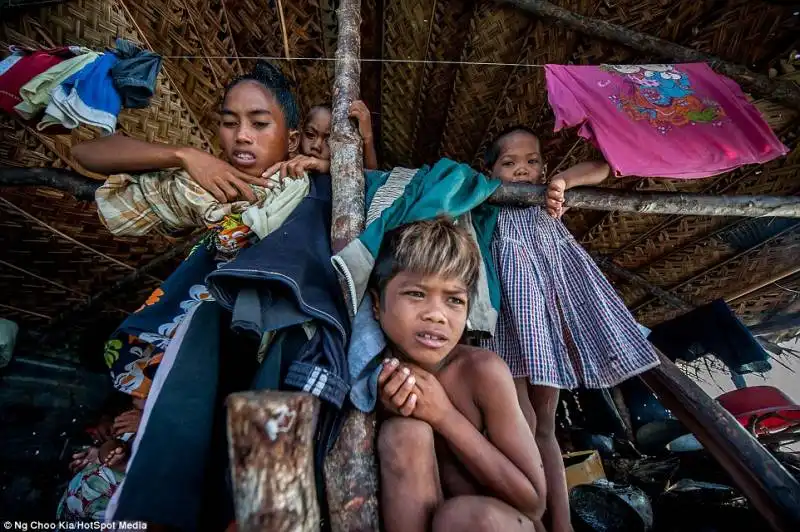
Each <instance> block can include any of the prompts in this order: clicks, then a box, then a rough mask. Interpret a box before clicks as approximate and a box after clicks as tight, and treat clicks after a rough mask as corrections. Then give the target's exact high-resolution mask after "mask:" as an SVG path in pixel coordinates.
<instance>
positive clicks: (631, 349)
mask: <svg viewBox="0 0 800 532" xmlns="http://www.w3.org/2000/svg"><path fill="white" fill-rule="evenodd" d="M492 255H493V257H494V260H495V265H496V267H497V272H498V276H499V278H500V285H501V293H502V300H501V306H500V315H499V317H498V321H497V329H496V332H495V336H494V337H493V338H490V339H488V340H485V341H483V346H484V347H486V348H487V349H491V350H493V351H495V352H497V353H498V354H499V355H500V356H501V357H502V358H503V359H504V360H505V361H506V363H507V364H508V365H509V367H510V368H511V373H512V374H513V376H514V377H515V378H517V377H526V378H528V379H529V381H530V383H531V384H534V385H542V386H551V387H554V388H565V389H572V388H576V387H578V386H584V387H587V388H608V387H611V386H614V385H616V384H618V383H620V382H622V381H624V380H625V379H628V378H630V377H632V376H634V375H636V374H638V373H641V372H643V371H645V370H647V369H650V368H652V367H654V366H656V365H658V358H657V356H656V354H655V352H654V351H653V348H652V347H651V346H650V344H649V343H648V342H647V340H646V339H645V338H644V336H643V335H642V332H641V331H640V329H639V326H638V324H637V323H636V321H635V320H634V318H633V316H632V315H631V314H630V312H629V311H628V309H627V308H625V304H624V303H623V302H622V300H620V298H619V296H617V293H616V292H615V291H614V288H613V287H612V286H611V285H610V284H609V282H608V281H607V280H606V278H605V277H604V276H603V274H602V273H601V272H600V270H599V269H598V267H597V265H596V264H595V263H594V261H593V260H592V259H591V257H589V255H588V254H587V253H586V252H585V251H584V250H583V248H582V247H581V246H580V245H579V244H578V242H577V241H576V240H575V238H574V237H573V236H572V235H571V234H570V232H569V231H568V230H567V228H566V227H565V226H564V224H562V223H561V222H560V221H558V220H555V219H553V218H552V217H551V216H550V215H548V214H547V212H546V211H545V210H544V209H542V208H540V207H530V208H527V209H516V208H503V209H501V210H500V215H499V217H498V220H497V227H496V229H495V233H494V239H493V241H492ZM568 337H571V339H572V341H571V342H570V343H571V344H572V348H568V342H567V338H568Z"/></svg>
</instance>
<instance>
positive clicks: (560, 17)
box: [500, 0, 800, 109]
mask: <svg viewBox="0 0 800 532" xmlns="http://www.w3.org/2000/svg"><path fill="white" fill-rule="evenodd" d="M500 2H501V3H505V4H512V5H514V6H516V7H518V8H520V9H523V10H525V11H527V12H529V13H533V14H534V15H536V16H538V17H543V18H547V19H550V20H553V21H555V22H556V23H558V24H560V25H562V26H564V27H566V28H569V29H573V30H577V31H579V32H581V33H584V34H586V35H590V36H592V37H597V38H599V39H605V40H607V41H612V42H617V43H620V44H624V45H625V46H628V47H629V48H633V49H634V50H636V51H638V52H641V53H643V54H650V55H655V56H656V57H663V58H666V59H668V60H670V61H674V62H678V63H696V62H704V63H708V64H709V65H710V66H711V68H713V69H714V70H716V71H717V72H720V73H722V74H724V75H726V76H728V77H730V78H732V79H734V80H735V81H736V82H737V83H739V84H740V85H741V86H742V87H744V88H745V89H746V90H749V91H753V92H754V93H756V94H758V95H759V96H762V97H764V98H769V99H773V100H779V101H781V102H783V103H785V104H786V105H789V106H790V107H793V108H794V109H800V86H797V85H795V84H794V83H792V82H790V81H788V80H775V79H769V78H768V77H767V76H764V75H762V74H756V73H755V72H751V71H750V70H749V69H747V68H746V67H744V66H741V65H737V64H734V63H729V62H728V61H724V60H722V59H720V58H719V57H716V56H713V55H709V54H704V53H703V52H700V51H697V50H693V49H691V48H686V47H685V46H681V45H679V44H675V43H673V42H670V41H666V40H664V39H659V38H658V37H653V36H652V35H647V34H645V33H640V32H638V31H634V30H631V29H629V28H626V27H624V26H619V25H617V24H611V23H610V22H606V21H604V20H598V19H594V18H591V17H586V16H583V15H579V14H577V13H573V12H572V11H569V10H567V9H564V8H563V7H559V6H557V5H555V4H552V3H550V2H547V1H546V0H500Z"/></svg>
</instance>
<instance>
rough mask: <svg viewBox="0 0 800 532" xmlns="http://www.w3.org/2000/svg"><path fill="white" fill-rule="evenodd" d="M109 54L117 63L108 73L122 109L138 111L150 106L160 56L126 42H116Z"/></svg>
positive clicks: (118, 40) (121, 40) (120, 40)
mask: <svg viewBox="0 0 800 532" xmlns="http://www.w3.org/2000/svg"><path fill="white" fill-rule="evenodd" d="M116 45H117V48H116V49H115V50H111V52H112V53H113V54H114V55H116V56H117V57H119V62H118V63H117V64H116V65H115V66H114V68H112V69H111V78H112V79H113V80H114V87H115V88H116V89H117V92H118V93H119V95H120V97H121V98H122V106H123V107H127V108H129V109H142V108H144V107H147V106H148V105H149V104H150V98H152V96H153V94H155V92H156V80H157V79H158V72H159V71H160V70H161V56H160V55H158V54H156V53H154V52H150V51H148V50H142V49H141V48H139V47H138V46H136V45H135V44H133V43H132V42H130V41H128V40H126V39H117V42H116Z"/></svg>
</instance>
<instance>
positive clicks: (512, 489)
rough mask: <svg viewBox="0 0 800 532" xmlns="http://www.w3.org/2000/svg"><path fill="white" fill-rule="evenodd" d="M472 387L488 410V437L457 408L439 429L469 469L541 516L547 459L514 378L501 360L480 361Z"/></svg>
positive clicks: (498, 492) (516, 505) (492, 489)
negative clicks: (477, 380)
mask: <svg viewBox="0 0 800 532" xmlns="http://www.w3.org/2000/svg"><path fill="white" fill-rule="evenodd" d="M480 365H481V366H482V367H481V368H479V369H478V368H476V371H475V373H476V375H477V376H478V378H480V379H481V382H480V383H477V384H478V385H477V386H474V387H473V389H478V390H484V391H485V393H483V394H482V395H481V396H479V397H477V398H476V402H477V404H478V407H479V408H480V409H481V411H482V412H483V414H484V422H485V424H486V432H487V434H488V439H487V437H485V436H484V435H483V434H481V433H480V432H478V430H477V429H476V428H475V426H474V425H472V423H470V422H469V420H468V419H467V418H466V417H464V415H463V414H461V413H460V412H458V411H457V410H455V409H453V412H452V413H451V414H450V415H449V416H447V417H446V419H444V420H443V421H442V423H441V424H440V426H439V427H435V428H436V430H437V431H438V432H439V433H440V434H441V435H442V437H444V438H445V439H446V440H447V442H448V443H449V445H450V447H451V449H452V450H453V451H454V452H455V454H456V456H458V458H459V460H460V461H461V462H462V464H463V465H464V466H465V467H466V468H467V470H469V472H470V473H471V474H472V475H473V476H474V477H475V478H476V479H477V480H478V481H479V482H480V483H481V484H482V485H483V486H484V487H485V488H487V489H488V490H489V491H490V492H491V493H493V494H494V495H495V496H496V497H497V498H498V499H501V500H503V501H505V502H506V503H508V504H509V505H511V506H513V507H514V508H516V509H517V510H519V511H520V512H522V513H524V514H526V515H528V516H530V517H532V518H534V519H539V518H541V516H542V514H543V513H544V508H545V496H544V494H545V481H544V471H543V469H542V461H541V458H540V456H539V451H538V449H537V447H536V443H535V441H534V439H533V434H531V431H530V428H529V427H528V425H527V423H526V422H525V419H524V417H523V416H522V411H521V410H520V408H519V403H518V401H517V396H516V391H515V389H514V383H513V379H512V378H511V374H510V373H509V371H508V368H507V367H506V366H505V364H504V363H503V362H502V360H500V359H499V358H498V359H496V360H491V359H489V360H487V361H485V362H481V363H480Z"/></svg>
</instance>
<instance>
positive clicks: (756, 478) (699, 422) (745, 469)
mask: <svg viewBox="0 0 800 532" xmlns="http://www.w3.org/2000/svg"><path fill="white" fill-rule="evenodd" d="M660 358H661V365H660V366H658V367H657V368H655V369H652V370H650V371H648V372H646V373H645V374H643V375H642V380H644V382H645V383H646V384H647V385H648V386H649V387H650V389H652V390H653V392H655V394H656V395H657V396H658V398H659V400H660V401H661V402H662V403H663V405H664V406H665V407H666V408H668V409H669V410H670V411H671V412H672V413H673V414H675V416H676V417H677V418H678V419H679V420H680V421H681V422H682V423H683V424H684V425H686V428H688V429H689V430H691V431H692V432H693V433H694V435H695V436H696V437H697V439H698V440H699V441H700V443H702V444H703V447H705V449H707V450H708V452H709V453H711V455H712V456H713V457H714V458H715V459H716V460H717V461H718V462H719V464H720V466H721V467H722V468H723V469H724V470H725V471H726V472H727V473H728V474H729V475H730V477H731V478H732V479H733V481H734V482H735V483H736V485H737V486H738V487H739V489H740V490H741V492H742V493H743V494H744V495H745V497H747V498H748V499H749V500H750V502H751V503H752V505H753V507H754V508H755V509H756V510H758V512H759V513H760V514H761V515H762V516H763V517H764V519H765V520H766V522H767V523H768V524H769V525H770V527H771V528H772V530H775V531H776V532H789V531H794V530H800V505H798V501H800V483H798V481H797V480H796V479H795V478H794V477H793V476H792V475H791V474H790V473H789V472H788V471H787V470H786V469H784V467H783V466H782V465H781V464H780V463H779V462H778V461H777V460H776V459H775V457H774V456H772V455H771V454H770V453H769V451H767V449H766V448H764V447H763V446H762V445H761V444H760V443H758V441H757V440H756V439H755V438H753V436H752V435H750V433H748V432H747V431H746V430H745V429H744V427H742V425H741V424H740V423H739V422H738V421H736V419H735V418H734V417H733V416H732V415H731V414H730V413H729V412H728V411H727V410H725V409H724V408H722V406H721V405H720V404H719V403H717V402H716V401H714V400H713V399H712V398H711V397H709V396H708V395H707V394H706V393H705V392H704V391H703V390H702V389H701V388H700V387H699V386H698V385H697V384H696V383H695V382H694V381H693V380H692V379H690V378H689V377H688V376H687V375H685V374H684V373H683V372H682V371H681V370H680V369H678V367H677V366H675V364H673V363H672V362H670V360H669V359H667V358H666V357H665V356H664V355H660Z"/></svg>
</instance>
